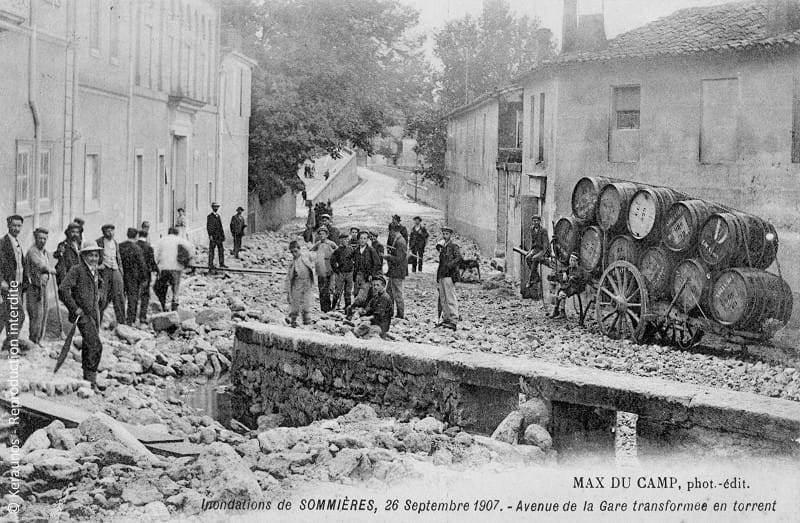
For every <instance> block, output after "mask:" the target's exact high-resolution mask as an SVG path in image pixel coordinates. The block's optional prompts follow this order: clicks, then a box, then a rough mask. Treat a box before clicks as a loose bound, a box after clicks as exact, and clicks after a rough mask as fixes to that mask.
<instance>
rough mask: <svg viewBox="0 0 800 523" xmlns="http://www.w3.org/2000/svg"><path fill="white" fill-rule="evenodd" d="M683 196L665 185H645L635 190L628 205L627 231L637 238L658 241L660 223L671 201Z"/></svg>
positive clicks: (673, 201) (680, 198) (652, 241)
mask: <svg viewBox="0 0 800 523" xmlns="http://www.w3.org/2000/svg"><path fill="white" fill-rule="evenodd" d="M683 199H685V198H683V196H682V195H681V194H680V193H678V192H676V191H674V190H672V189H669V188H667V187H645V188H643V189H639V190H638V191H636V194H634V195H633V198H632V199H631V203H630V205H629V207H628V232H630V233H631V236H633V237H634V238H636V239H637V240H645V241H647V242H651V243H655V242H658V240H659V239H660V236H661V224H662V222H663V221H664V217H665V216H666V214H667V211H669V208H670V207H671V206H672V204H673V203H675V202H676V201H679V200H683Z"/></svg>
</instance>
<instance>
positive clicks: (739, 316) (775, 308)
mask: <svg viewBox="0 0 800 523" xmlns="http://www.w3.org/2000/svg"><path fill="white" fill-rule="evenodd" d="M709 301H710V306H711V307H710V308H711V314H712V316H713V317H714V319H715V320H717V321H718V322H719V323H721V324H722V325H726V326H730V327H733V328H735V329H740V330H747V331H751V332H759V331H761V328H762V325H763V323H764V321H766V320H767V319H770V318H773V319H775V320H777V321H779V322H780V323H787V322H788V321H789V318H790V317H791V315H792V305H793V304H792V291H791V289H790V288H789V286H788V285H787V284H786V282H785V281H783V280H782V279H781V278H779V277H778V276H775V275H773V274H770V273H768V272H765V271H762V270H760V269H749V268H733V269H727V270H725V271H723V272H722V273H720V275H719V276H718V277H717V279H716V281H715V282H714V286H713V289H712V291H711V295H710V297H709Z"/></svg>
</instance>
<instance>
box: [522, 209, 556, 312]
mask: <svg viewBox="0 0 800 523" xmlns="http://www.w3.org/2000/svg"><path fill="white" fill-rule="evenodd" d="M530 235H531V248H530V249H529V250H528V254H526V255H525V261H527V262H528V267H529V268H530V276H529V278H528V289H527V294H528V295H529V296H530V297H531V298H533V299H534V300H539V299H541V298H542V292H541V286H540V285H539V284H540V283H541V277H540V276H539V265H540V263H541V262H542V260H544V258H545V256H546V255H547V249H548V247H549V245H550V242H549V240H548V238H547V230H546V229H544V228H542V217H541V216H539V215H538V214H534V215H533V216H532V217H531V228H530Z"/></svg>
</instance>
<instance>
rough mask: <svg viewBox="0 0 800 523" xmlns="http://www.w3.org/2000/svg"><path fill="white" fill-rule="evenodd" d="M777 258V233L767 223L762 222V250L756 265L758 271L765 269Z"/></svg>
mask: <svg viewBox="0 0 800 523" xmlns="http://www.w3.org/2000/svg"><path fill="white" fill-rule="evenodd" d="M777 256H778V231H776V230H775V227H774V226H773V225H772V224H771V223H769V222H764V250H763V251H762V253H761V257H760V258H759V259H758V262H757V263H756V267H758V268H759V269H767V268H769V266H770V265H772V262H774V261H775V258H776V257H777Z"/></svg>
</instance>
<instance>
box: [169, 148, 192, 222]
mask: <svg viewBox="0 0 800 523" xmlns="http://www.w3.org/2000/svg"><path fill="white" fill-rule="evenodd" d="M171 152H172V176H171V178H172V180H171V183H170V185H171V186H172V206H171V208H170V209H169V220H168V222H169V225H170V226H172V225H174V224H175V216H176V215H177V211H178V209H184V210H185V209H186V178H187V172H186V167H187V165H186V164H187V158H186V155H187V146H186V137H185V136H177V135H173V136H172V151H171ZM187 214H188V213H187Z"/></svg>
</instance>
